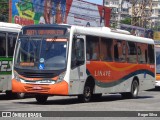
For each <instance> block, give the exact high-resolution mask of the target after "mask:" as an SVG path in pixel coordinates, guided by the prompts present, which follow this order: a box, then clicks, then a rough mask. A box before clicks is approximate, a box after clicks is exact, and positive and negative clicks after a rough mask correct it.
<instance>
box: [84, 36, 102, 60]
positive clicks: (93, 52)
mask: <svg viewBox="0 0 160 120" xmlns="http://www.w3.org/2000/svg"><path fill="white" fill-rule="evenodd" d="M99 50H100V48H99V37H96V36H86V58H87V60H99V59H100V55H99V54H100V52H99Z"/></svg>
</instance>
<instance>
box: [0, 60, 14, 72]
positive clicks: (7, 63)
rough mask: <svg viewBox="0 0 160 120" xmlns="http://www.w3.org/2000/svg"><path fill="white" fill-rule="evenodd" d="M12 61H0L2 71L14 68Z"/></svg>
mask: <svg viewBox="0 0 160 120" xmlns="http://www.w3.org/2000/svg"><path fill="white" fill-rule="evenodd" d="M11 66H12V61H0V71H2V72H9V71H11V70H12V67H11Z"/></svg>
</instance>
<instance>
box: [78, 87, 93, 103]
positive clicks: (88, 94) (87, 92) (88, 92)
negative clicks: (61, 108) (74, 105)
mask: <svg viewBox="0 0 160 120" xmlns="http://www.w3.org/2000/svg"><path fill="white" fill-rule="evenodd" d="M92 94H93V87H92V86H91V85H89V84H86V85H85V87H84V90H83V94H82V95H79V96H78V99H79V100H80V101H81V102H84V103H85V102H89V101H90V100H91V98H92Z"/></svg>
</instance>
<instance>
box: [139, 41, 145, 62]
mask: <svg viewBox="0 0 160 120" xmlns="http://www.w3.org/2000/svg"><path fill="white" fill-rule="evenodd" d="M146 49H147V44H143V43H137V55H138V63H147V60H146V55H147V54H146V52H147V50H146Z"/></svg>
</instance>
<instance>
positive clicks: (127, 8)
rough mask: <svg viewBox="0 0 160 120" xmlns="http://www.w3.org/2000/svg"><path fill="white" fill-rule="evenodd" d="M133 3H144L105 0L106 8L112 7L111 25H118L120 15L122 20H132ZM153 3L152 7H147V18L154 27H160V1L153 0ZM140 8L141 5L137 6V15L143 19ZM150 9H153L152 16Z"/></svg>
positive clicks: (126, 0) (128, 0)
mask: <svg viewBox="0 0 160 120" xmlns="http://www.w3.org/2000/svg"><path fill="white" fill-rule="evenodd" d="M133 1H134V2H135V3H140V2H142V0H141V1H139V0H104V4H105V6H107V7H110V8H111V9H112V12H111V20H110V23H111V24H112V23H117V22H118V15H119V14H121V17H120V20H123V19H125V18H127V17H130V18H131V17H132V4H131V3H132V2H133ZM137 1H139V2H137ZM146 1H147V0H146ZM146 1H145V2H146ZM151 2H152V4H151V5H147V6H146V10H145V13H146V16H145V17H146V19H150V20H151V22H152V23H151V26H152V27H155V26H160V0H152V1H151ZM120 3H121V4H120ZM146 3H147V2H146ZM120 5H121V12H119V8H120ZM140 8H141V7H140V4H136V6H135V9H136V10H137V11H139V13H137V16H138V17H142V16H141V15H143V14H142V13H141V10H139V9H140ZM150 9H152V11H151V14H152V15H150V14H149V12H150Z"/></svg>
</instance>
